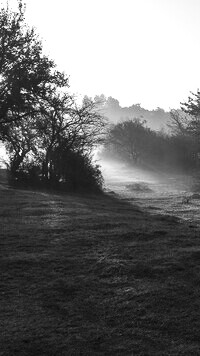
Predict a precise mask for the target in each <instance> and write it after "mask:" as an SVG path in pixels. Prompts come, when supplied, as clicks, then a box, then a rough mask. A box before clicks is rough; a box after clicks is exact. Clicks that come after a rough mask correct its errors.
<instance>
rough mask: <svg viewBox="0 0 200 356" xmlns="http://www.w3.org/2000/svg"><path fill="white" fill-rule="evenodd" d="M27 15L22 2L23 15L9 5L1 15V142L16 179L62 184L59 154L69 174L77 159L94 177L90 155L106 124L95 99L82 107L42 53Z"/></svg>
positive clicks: (54, 67)
mask: <svg viewBox="0 0 200 356" xmlns="http://www.w3.org/2000/svg"><path fill="white" fill-rule="evenodd" d="M24 11H25V7H24V6H23V5H22V2H21V0H18V11H17V12H13V11H11V10H10V9H9V7H8V6H7V8H6V9H2V10H1V12H0V44H1V48H0V69H1V76H0V138H1V140H2V141H3V142H4V143H5V145H6V148H7V151H8V153H9V155H10V170H11V173H12V175H13V176H14V177H19V174H20V177H22V176H23V177H25V176H26V178H27V177H30V172H31V174H32V178H33V176H34V178H37V181H38V180H41V181H42V182H43V183H44V182H46V183H49V182H52V181H54V182H55V181H56V182H57V183H58V182H59V181H60V180H62V179H63V173H62V170H61V169H60V170H58V164H57V163H56V159H57V157H58V156H59V155H60V157H61V158H62V160H61V161H59V162H60V164H63V165H65V166H66V164H65V162H64V161H63V160H64V159H66V161H67V162H68V171H69V170H70V167H69V165H73V159H74V160H75V161H76V163H77V165H78V164H80V165H82V166H83V165H85V169H86V171H87V170H88V171H90V172H91V167H92V166H91V165H92V162H91V161H90V153H91V150H92V148H93V147H94V146H95V145H96V144H98V143H99V142H100V141H101V140H102V134H103V130H104V128H105V120H104V119H103V117H102V115H100V113H99V112H98V111H97V110H96V106H95V102H93V101H92V100H91V99H89V98H84V100H83V103H82V105H79V106H78V105H77V104H76V101H75V98H74V96H72V95H70V94H69V93H68V88H69V84H68V77H67V76H66V75H65V74H64V73H61V72H59V71H58V70H56V65H55V63H54V62H53V61H51V60H50V59H49V58H48V57H46V56H45V55H44V54H43V53H42V44H41V42H40V41H39V39H38V37H37V35H36V33H35V30H34V29H30V28H29V27H28V26H27V25H26V23H25V17H24ZM69 156H70V159H69ZM76 169H77V168H76ZM95 169H96V173H98V170H97V168H94V170H95ZM33 172H34V174H33ZM93 173H94V175H93V176H94V177H95V172H93ZM97 177H99V175H98V174H97V175H96V178H97ZM65 178H66V171H65ZM71 179H72V178H71ZM97 180H98V179H97ZM99 181H100V179H99Z"/></svg>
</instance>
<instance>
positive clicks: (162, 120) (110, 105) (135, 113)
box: [94, 94, 170, 131]
mask: <svg viewBox="0 0 200 356" xmlns="http://www.w3.org/2000/svg"><path fill="white" fill-rule="evenodd" d="M94 99H95V101H96V102H98V103H100V106H101V109H102V113H103V114H104V115H105V116H107V117H108V119H109V120H110V121H111V122H112V123H115V124H116V123H118V122H120V121H126V120H127V119H133V118H138V119H142V120H145V121H146V122H147V126H148V127H150V128H151V129H152V130H156V131H158V130H159V131H160V130H163V129H164V130H165V131H166V130H168V127H167V124H168V122H169V120H170V112H166V111H165V110H164V109H162V108H159V107H157V109H155V110H147V109H144V108H143V107H142V106H141V104H133V105H131V106H129V107H122V106H120V104H119V101H118V100H117V99H114V98H112V97H111V96H109V97H108V98H106V97H105V95H104V94H102V95H97V96H96V97H95V98H94Z"/></svg>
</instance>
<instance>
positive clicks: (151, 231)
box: [0, 186, 200, 356]
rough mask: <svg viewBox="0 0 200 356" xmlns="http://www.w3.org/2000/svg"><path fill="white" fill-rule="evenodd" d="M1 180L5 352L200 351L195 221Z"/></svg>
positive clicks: (199, 245) (199, 243)
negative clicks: (17, 186)
mask: <svg viewBox="0 0 200 356" xmlns="http://www.w3.org/2000/svg"><path fill="white" fill-rule="evenodd" d="M2 188H3V186H1V189H0V200H1V205H0V231H1V240H0V241H1V249H0V254H1V257H0V268H1V282H0V283H1V287H0V302H1V323H0V329H1V330H0V335H1V336H0V345H1V352H0V354H1V355H2V356H8V355H20V356H25V355H26V356H33V355H36V354H37V355H83V356H86V355H87V356H88V355H155V356H156V355H157V356H158V355H159V356H160V355H161V354H162V355H163V356H165V355H166V356H167V355H185V356H186V355H192V354H195V355H199V354H200V344H199V329H200V318H199V317H198V314H199V312H198V311H199V309H200V300H199V283H198V281H199V277H200V270H199V254H200V252H199V251H200V237H199V236H200V234H199V228H198V227H197V226H195V225H194V224H191V223H190V224H187V223H184V222H181V221H179V220H178V219H177V218H175V217H169V216H162V215H155V216H153V215H150V214H149V213H147V212H144V211H142V210H140V209H139V208H138V207H137V206H134V205H130V204H128V203H127V202H126V201H123V200H118V199H116V198H115V197H112V196H109V195H102V196H98V197H97V196H80V195H63V196H61V195H56V194H47V193H42V192H32V191H28V190H27V191H23V190H14V189H11V188H6V186H4V189H2Z"/></svg>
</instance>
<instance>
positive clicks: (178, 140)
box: [102, 91, 200, 172]
mask: <svg viewBox="0 0 200 356" xmlns="http://www.w3.org/2000/svg"><path fill="white" fill-rule="evenodd" d="M192 95H193V96H192V97H189V98H188V102H186V103H182V106H181V109H180V110H172V111H171V113H170V114H171V118H170V121H169V123H168V127H169V130H170V131H169V132H164V131H162V130H160V131H154V130H152V129H150V128H149V127H148V126H147V122H146V121H145V120H141V119H139V118H134V119H128V120H126V121H123V122H119V123H117V124H112V125H111V126H110V129H109V134H108V137H107V141H106V143H105V145H104V149H103V152H102V156H104V157H108V156H110V158H118V159H119V158H120V159H122V160H124V161H127V162H129V163H131V164H139V165H144V166H146V167H149V168H153V167H155V168H159V169H164V170H169V169H170V170H181V171H185V172H188V170H189V171H190V172H191V171H193V170H199V168H200V92H199V91H198V92H197V94H192Z"/></svg>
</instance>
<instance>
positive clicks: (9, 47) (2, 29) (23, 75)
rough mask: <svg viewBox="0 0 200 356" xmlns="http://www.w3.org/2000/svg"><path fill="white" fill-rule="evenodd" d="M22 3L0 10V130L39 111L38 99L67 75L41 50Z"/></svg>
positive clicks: (66, 81) (49, 91) (64, 80)
mask: <svg viewBox="0 0 200 356" xmlns="http://www.w3.org/2000/svg"><path fill="white" fill-rule="evenodd" d="M24 12H25V7H24V6H23V5H22V1H21V0H18V11H17V12H13V11H12V10H10V9H9V7H8V5H7V8H2V9H1V12H0V72H1V75H0V134H1V137H2V138H4V132H5V131H6V132H7V131H9V123H11V122H13V121H15V122H16V121H19V120H21V119H25V118H27V117H30V116H34V115H36V114H37V113H38V112H40V101H41V100H43V98H44V97H45V96H46V95H47V93H51V94H52V93H53V92H54V91H55V90H57V88H58V87H65V86H68V77H66V76H65V75H64V74H63V73H60V72H58V71H56V70H55V63H54V62H53V61H52V60H49V58H48V57H46V56H45V55H43V54H42V44H41V42H40V41H39V39H38V36H37V35H36V33H35V30H34V29H33V28H29V27H28V26H27V25H26V23H25V17H24Z"/></svg>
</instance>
